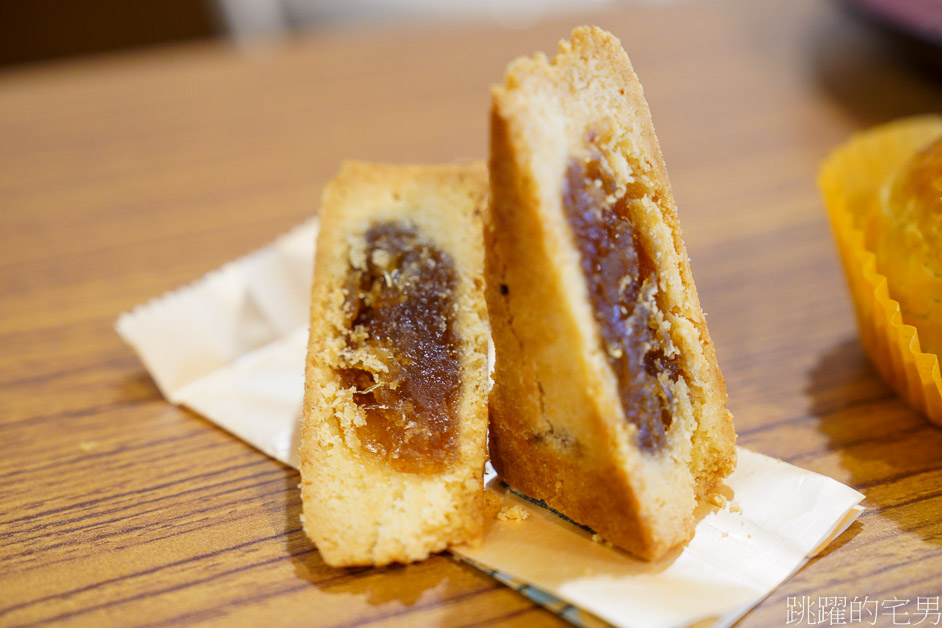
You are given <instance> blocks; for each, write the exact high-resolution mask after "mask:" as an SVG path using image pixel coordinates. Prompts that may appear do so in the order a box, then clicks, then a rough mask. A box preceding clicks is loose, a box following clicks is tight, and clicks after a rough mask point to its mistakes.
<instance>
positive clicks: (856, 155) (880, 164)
mask: <svg viewBox="0 0 942 628" xmlns="http://www.w3.org/2000/svg"><path fill="white" fill-rule="evenodd" d="M939 136H942V117H939V116H923V117H916V118H908V119H904V120H900V121H897V122H892V123H889V124H886V125H883V126H879V127H876V128H874V129H871V130H869V131H866V132H863V133H860V134H859V135H857V136H855V137H854V138H852V139H851V140H850V141H848V142H847V143H846V144H844V145H843V146H841V147H840V148H838V149H837V150H836V151H834V153H833V154H832V155H831V156H830V157H829V158H828V159H827V161H825V162H824V165H823V166H822V167H821V172H820V174H819V177H818V185H819V187H820V188H821V192H822V194H823V195H824V202H825V205H826V207H827V211H828V216H829V217H830V221H831V228H832V230H833V232H834V239H835V241H836V242H837V248H838V251H839V252H840V256H841V262H842V263H843V265H844V272H845V274H846V275H847V283H848V284H849V287H850V293H851V297H852V298H853V301H854V307H855V310H856V314H857V326H858V329H859V331H860V339H861V342H862V344H863V346H864V348H865V349H866V351H867V354H868V355H869V356H870V359H871V361H872V362H873V364H874V366H875V367H876V368H877V370H878V371H879V372H880V375H882V376H883V378H884V379H885V380H886V381H887V382H888V383H889V384H890V385H891V386H892V387H893V388H894V389H895V390H896V392H897V393H898V394H899V395H900V396H902V397H903V398H905V399H906V401H908V402H909V404H910V405H912V406H913V407H914V408H916V409H917V410H919V411H920V412H922V413H923V414H925V415H926V416H927V417H929V420H930V421H932V422H933V423H935V424H936V425H939V426H942V375H940V372H939V358H938V356H937V355H936V354H934V353H923V352H922V351H921V350H920V346H919V334H918V333H917V331H916V328H915V327H913V326H912V325H906V324H904V323H903V319H902V314H901V311H900V305H899V303H898V302H897V301H895V300H893V299H892V298H890V294H889V289H888V284H887V279H886V277H885V276H884V275H881V274H880V273H879V272H878V270H877V268H878V264H877V259H876V256H875V255H874V253H873V252H872V251H871V250H869V249H868V248H867V245H866V238H865V231H866V229H867V228H868V226H869V218H870V217H871V216H872V215H873V213H874V212H875V211H878V210H879V205H878V203H879V190H880V188H881V186H882V185H883V182H884V181H886V180H887V177H888V176H889V175H891V174H892V173H894V172H895V171H896V170H898V169H899V168H900V167H901V166H902V165H903V164H904V163H905V162H906V160H907V159H908V158H909V157H911V156H912V155H913V154H914V153H915V152H916V151H917V150H919V149H921V148H923V147H925V146H926V145H927V144H928V143H930V142H931V141H933V140H934V139H935V138H937V137H939Z"/></svg>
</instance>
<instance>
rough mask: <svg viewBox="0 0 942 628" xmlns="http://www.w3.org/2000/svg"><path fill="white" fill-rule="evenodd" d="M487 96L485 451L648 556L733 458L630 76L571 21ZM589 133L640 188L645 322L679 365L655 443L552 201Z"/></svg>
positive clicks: (557, 203) (689, 282) (682, 532)
mask: <svg viewBox="0 0 942 628" xmlns="http://www.w3.org/2000/svg"><path fill="white" fill-rule="evenodd" d="M492 97H493V108H492V116H491V149H490V150H491V154H490V176H491V194H492V203H491V211H490V213H489V216H488V220H487V223H486V226H485V243H486V248H487V258H486V274H487V279H488V281H487V289H486V293H487V302H488V309H489V313H490V319H491V325H492V333H493V337H494V344H495V348H496V367H495V373H494V387H493V390H492V392H491V396H490V409H491V432H490V451H491V460H492V462H493V464H494V466H495V467H496V468H497V469H498V471H499V472H500V473H501V474H502V476H503V477H504V478H505V479H506V481H507V482H508V483H509V484H510V485H511V486H514V487H516V488H517V489H519V490H521V491H523V492H524V493H527V494H528V495H530V496H532V497H536V498H539V499H542V500H544V501H545V502H546V503H548V504H549V505H550V506H552V507H553V508H556V509H558V510H560V511H561V512H563V513H564V514H566V515H568V516H569V517H571V518H573V519H574V520H576V521H578V522H580V523H582V524H585V525H588V526H590V527H592V528H593V529H595V530H596V531H597V532H598V533H600V534H601V535H603V536H604V537H606V538H607V539H608V540H610V541H612V542H613V543H615V544H617V545H619V546H620V547H622V548H624V549H627V550H629V551H631V552H632V553H634V554H636V555H638V556H640V557H643V558H648V559H650V558H656V557H658V556H661V555H663V554H664V553H665V552H666V551H667V550H668V549H670V548H671V547H673V546H674V545H676V544H678V543H681V542H683V541H686V540H687V539H689V538H690V536H691V535H692V533H693V527H694V518H693V513H694V509H695V507H696V502H697V499H698V498H699V497H702V496H703V495H705V494H707V493H709V491H710V490H711V489H712V488H713V487H714V486H715V485H716V484H717V483H718V482H719V481H721V480H722V478H723V477H725V476H726V475H728V474H729V473H730V472H731V471H732V469H733V468H734V467H735V449H734V444H735V433H734V431H733V426H732V419H731V416H730V415H729V412H728V411H727V409H726V389H725V383H724V381H723V377H722V375H721V373H720V370H719V367H718V365H717V362H716V356H715V352H714V348H713V343H712V341H711V340H710V336H709V332H708V331H707V327H706V324H705V321H704V317H703V312H702V311H701V309H700V304H699V299H698V297H697V292H696V288H695V286H694V283H693V278H692V276H691V273H690V266H689V260H688V258H687V253H686V249H685V247H684V243H683V240H682V239H681V234H680V228H679V224H678V221H677V211H676V207H675V204H674V200H673V195H672V193H671V189H670V183H669V181H668V178H667V170H666V167H665V165H664V160H663V157H662V156H661V151H660V148H659V146H658V143H657V138H656V137H655V134H654V127H653V125H652V123H651V117H650V112H649V110H648V106H647V103H646V102H645V100H644V95H643V92H642V89H641V85H640V84H639V83H638V79H637V77H636V76H635V74H634V71H633V70H632V67H631V64H630V62H629V60H628V57H627V55H626V54H625V52H624V50H623V49H622V48H621V45H620V43H619V42H618V40H617V39H616V38H615V37H613V36H612V35H611V34H609V33H606V32H605V31H602V30H600V29H598V28H590V27H582V28H578V29H576V30H575V31H573V34H572V39H571V41H563V42H561V43H560V49H559V54H558V55H557V56H556V58H555V59H554V60H553V61H552V62H548V61H547V60H546V58H545V57H543V56H542V55H536V56H534V57H531V58H521V59H517V60H516V61H514V62H513V63H511V64H510V66H509V67H508V70H507V74H506V78H505V81H504V84H503V85H500V86H497V87H495V88H493V90H492ZM590 138H591V141H592V143H593V144H594V146H595V148H597V149H598V150H599V151H600V152H601V154H602V156H603V157H604V160H605V162H606V163H605V167H606V169H607V170H608V171H609V172H610V174H611V176H612V177H613V179H614V181H615V182H616V183H617V184H618V186H619V190H629V189H630V190H631V193H632V194H633V195H636V196H637V199H636V201H635V202H631V203H630V207H631V221H632V223H633V224H634V226H635V228H636V230H637V233H638V236H639V239H640V241H641V244H642V245H643V246H644V248H645V249H646V250H647V251H649V252H652V253H653V255H652V258H653V262H654V267H655V271H656V277H657V282H656V285H657V291H656V294H655V296H654V299H655V305H654V309H655V314H656V319H657V320H656V321H655V324H656V325H657V326H658V328H659V330H660V331H659V333H662V334H663V337H664V339H665V340H664V342H665V343H667V344H668V345H671V344H672V345H673V346H674V347H676V350H677V351H679V358H678V359H679V360H680V364H681V366H682V368H683V371H684V376H683V377H681V379H680V380H679V381H678V384H677V386H676V387H675V388H676V395H675V397H676V403H675V404H674V406H673V420H672V422H671V427H670V429H669V431H668V433H667V443H666V446H664V447H661V448H659V449H658V450H656V451H653V452H650V451H648V452H643V451H639V449H638V447H637V446H636V443H637V440H638V436H637V432H638V429H637V428H636V427H635V426H634V425H633V424H631V423H630V422H628V421H626V420H625V418H624V416H625V415H624V412H623V410H622V408H621V404H620V400H619V396H618V393H617V388H616V381H615V376H614V374H613V372H612V370H611V368H610V367H609V365H608V363H607V361H606V356H605V354H604V353H603V350H602V348H601V343H600V341H599V330H598V327H597V325H596V322H595V320H594V318H593V315H592V310H591V306H590V304H589V298H588V294H587V284H586V280H585V277H584V275H583V274H582V270H581V267H580V258H579V251H578V249H577V248H576V246H575V245H574V243H573V235H572V231H571V229H570V227H569V225H568V224H567V221H566V218H565V216H564V211H563V208H562V200H561V199H562V196H563V186H564V180H565V173H566V168H567V164H568V163H569V162H570V160H571V159H582V158H584V157H585V156H586V155H587V150H588V148H589V147H588V146H587V142H589V139H590ZM652 320H653V319H652ZM672 350H673V349H672Z"/></svg>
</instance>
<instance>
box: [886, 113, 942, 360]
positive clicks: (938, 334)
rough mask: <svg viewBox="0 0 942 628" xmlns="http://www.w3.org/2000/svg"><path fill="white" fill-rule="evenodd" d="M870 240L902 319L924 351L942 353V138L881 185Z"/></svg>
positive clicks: (917, 152) (932, 140)
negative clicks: (917, 331)
mask: <svg viewBox="0 0 942 628" xmlns="http://www.w3.org/2000/svg"><path fill="white" fill-rule="evenodd" d="M936 120H937V122H939V121H942V118H937V119H936ZM940 126H942V125H940ZM939 130H942V129H939ZM868 240H869V244H870V246H871V248H872V249H873V252H874V254H875V255H876V262H877V270H879V271H880V272H881V273H882V274H883V275H886V278H887V287H888V289H889V291H890V296H891V297H892V298H894V299H896V300H897V301H898V302H899V304H900V308H901V313H902V316H903V321H904V322H905V323H906V324H907V325H913V326H914V327H916V329H918V330H919V342H920V345H921V348H922V350H923V351H925V352H927V353H936V354H940V355H942V136H936V138H934V139H927V142H926V146H925V147H923V148H922V149H921V150H918V151H916V153H915V154H914V155H912V156H911V157H910V158H909V159H908V160H907V161H906V162H905V163H904V164H903V165H902V166H901V167H900V169H899V170H897V171H896V172H895V173H894V174H893V175H892V176H890V177H889V178H888V179H887V180H886V181H885V182H884V183H883V185H882V186H881V188H880V191H879V202H878V209H877V210H876V211H875V212H874V216H873V219H872V222H871V225H870V228H869V230H868Z"/></svg>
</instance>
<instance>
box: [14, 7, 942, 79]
mask: <svg viewBox="0 0 942 628" xmlns="http://www.w3.org/2000/svg"><path fill="white" fill-rule="evenodd" d="M676 1H677V0H448V1H447V2H442V1H437V0H346V1H338V0H30V1H24V0H0V67H4V66H7V67H8V66H15V65H22V64H28V63H33V62H37V61H45V60H50V59H58V58H65V57H74V56H81V55H88V54H95V53H103V52H110V51H116V50H124V49H133V48H140V47H147V46H153V45H160V44H167V43H172V42H179V41H193V40H200V39H210V38H226V39H231V40H233V41H235V42H237V43H247V42H251V41H256V40H260V39H266V38H273V37H281V36H284V35H291V34H296V33H299V32H303V31H317V30H328V29H333V30H335V29H348V28H355V27H359V26H370V25H384V26H385V25H394V24H397V23H407V22H408V23H411V24H415V23H422V22H425V23H429V22H436V21H438V22H441V21H457V20H475V21H479V22H486V21H493V22H496V23H498V24H500V25H502V26H505V27H508V28H526V27H528V26H532V25H533V24H534V23H536V22H538V21H539V20H540V19H541V18H543V17H546V16H548V15H551V14H554V13H560V12H566V11H579V12H583V13H584V12H585V11H586V10H591V9H593V8H603V7H611V6H612V5H613V4H617V3H621V4H625V3H632V2H633V3H635V4H639V3H640V4H658V3H660V4H669V3H673V2H676ZM696 1H700V2H708V1H709V0H696ZM832 4H835V5H838V6H839V7H840V8H841V9H843V10H844V12H845V13H846V14H847V15H849V16H851V19H853V20H855V21H857V22H859V23H861V24H865V25H867V26H869V27H872V29H871V30H872V31H873V33H874V37H875V39H877V40H879V41H880V43H881V44H888V46H887V48H888V49H891V50H892V51H893V53H894V54H895V53H901V55H902V56H903V57H905V58H907V59H910V60H913V59H915V60H917V63H919V64H921V65H922V66H923V67H924V68H929V69H930V70H931V71H933V72H935V73H937V74H940V68H942V54H940V52H939V51H940V49H942V0H833V2H832Z"/></svg>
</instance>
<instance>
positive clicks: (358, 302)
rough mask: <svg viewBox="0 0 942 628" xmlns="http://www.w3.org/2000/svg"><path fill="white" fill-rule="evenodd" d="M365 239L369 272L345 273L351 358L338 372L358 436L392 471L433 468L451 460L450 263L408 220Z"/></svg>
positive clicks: (453, 347) (453, 350) (457, 381)
mask: <svg viewBox="0 0 942 628" xmlns="http://www.w3.org/2000/svg"><path fill="white" fill-rule="evenodd" d="M365 242H366V262H365V266H366V267H365V268H354V267H353V266H351V269H350V272H349V275H348V284H347V297H346V303H345V305H344V312H345V313H346V315H347V316H348V320H349V323H348V326H347V328H348V329H349V330H350V332H349V334H348V337H347V347H348V355H349V356H351V358H350V360H349V362H350V365H349V366H348V367H347V368H344V369H341V370H340V371H339V375H340V378H341V381H342V383H343V384H344V385H345V386H347V387H352V388H354V389H355V392H354V395H353V398H354V400H355V401H356V403H357V404H358V405H359V406H360V407H361V408H362V409H363V411H364V414H365V416H366V423H365V425H361V426H359V427H358V428H357V436H358V438H359V439H360V442H361V445H362V446H363V447H364V448H365V449H366V450H368V451H370V452H372V453H373V454H375V455H377V456H380V457H382V458H384V459H385V460H386V461H387V462H388V463H389V464H390V465H391V466H392V467H393V468H395V469H397V470H399V471H405V472H409V473H435V472H439V471H441V470H443V469H445V468H446V467H447V466H448V465H449V463H451V462H453V461H454V460H455V459H456V458H457V456H458V434H457V430H458V418H457V404H458V399H459V393H460V386H461V377H460V376H461V371H460V366H461V365H460V360H459V357H460V356H459V348H458V336H457V333H456V331H455V315H456V307H455V302H454V292H455V286H456V284H457V279H456V273H455V268H454V264H453V262H452V260H451V258H450V257H449V256H448V255H447V254H446V253H444V252H443V251H442V250H441V249H439V248H438V247H437V246H435V245H434V244H433V243H431V242H430V241H429V240H427V239H426V238H424V237H423V236H422V235H421V234H420V233H419V232H418V231H417V230H416V229H415V228H414V227H412V226H410V225H406V224H401V223H382V224H378V225H375V226H373V227H372V228H370V229H369V231H367V233H366V235H365Z"/></svg>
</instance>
